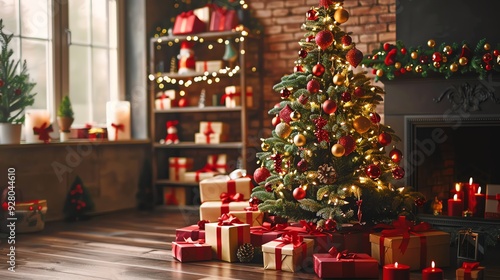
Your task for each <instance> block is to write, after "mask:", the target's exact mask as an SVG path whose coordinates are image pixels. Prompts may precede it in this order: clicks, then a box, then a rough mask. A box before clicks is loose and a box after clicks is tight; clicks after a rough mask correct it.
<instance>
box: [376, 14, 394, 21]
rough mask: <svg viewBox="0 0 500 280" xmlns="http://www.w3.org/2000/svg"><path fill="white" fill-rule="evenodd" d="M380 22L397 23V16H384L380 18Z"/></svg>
mask: <svg viewBox="0 0 500 280" xmlns="http://www.w3.org/2000/svg"><path fill="white" fill-rule="evenodd" d="M378 19H379V22H396V14H382V15H379V16H378Z"/></svg>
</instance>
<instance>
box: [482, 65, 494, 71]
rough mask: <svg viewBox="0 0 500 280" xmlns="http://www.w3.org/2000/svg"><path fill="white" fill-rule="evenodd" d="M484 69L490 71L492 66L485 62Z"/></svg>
mask: <svg viewBox="0 0 500 280" xmlns="http://www.w3.org/2000/svg"><path fill="white" fill-rule="evenodd" d="M484 69H486V71H491V69H492V67H491V65H490V64H487V65H486V66H484Z"/></svg>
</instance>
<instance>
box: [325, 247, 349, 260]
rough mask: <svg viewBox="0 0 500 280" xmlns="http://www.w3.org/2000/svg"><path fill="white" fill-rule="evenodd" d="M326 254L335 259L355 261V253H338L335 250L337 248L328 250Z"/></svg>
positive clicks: (345, 251)
mask: <svg viewBox="0 0 500 280" xmlns="http://www.w3.org/2000/svg"><path fill="white" fill-rule="evenodd" d="M328 253H329V254H330V255H331V256H333V257H335V258H337V259H355V258H356V254H355V253H349V252H348V251H347V250H344V251H342V252H339V251H338V250H337V248H335V247H332V248H330V250H328Z"/></svg>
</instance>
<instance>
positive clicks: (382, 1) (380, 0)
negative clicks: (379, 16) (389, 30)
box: [378, 0, 394, 5]
mask: <svg viewBox="0 0 500 280" xmlns="http://www.w3.org/2000/svg"><path fill="white" fill-rule="evenodd" d="M393 3H394V0H378V4H379V5H390V4H393Z"/></svg>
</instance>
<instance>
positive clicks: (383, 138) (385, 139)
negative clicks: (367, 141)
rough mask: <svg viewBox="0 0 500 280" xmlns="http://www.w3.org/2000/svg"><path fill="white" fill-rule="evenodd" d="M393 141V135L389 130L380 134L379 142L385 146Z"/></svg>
mask: <svg viewBox="0 0 500 280" xmlns="http://www.w3.org/2000/svg"><path fill="white" fill-rule="evenodd" d="M391 141H392V136H391V135H390V134H389V133H387V132H382V133H380V134H379V135H378V142H379V143H380V145H382V146H384V147H385V146H387V145H389V144H390V143H391Z"/></svg>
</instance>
